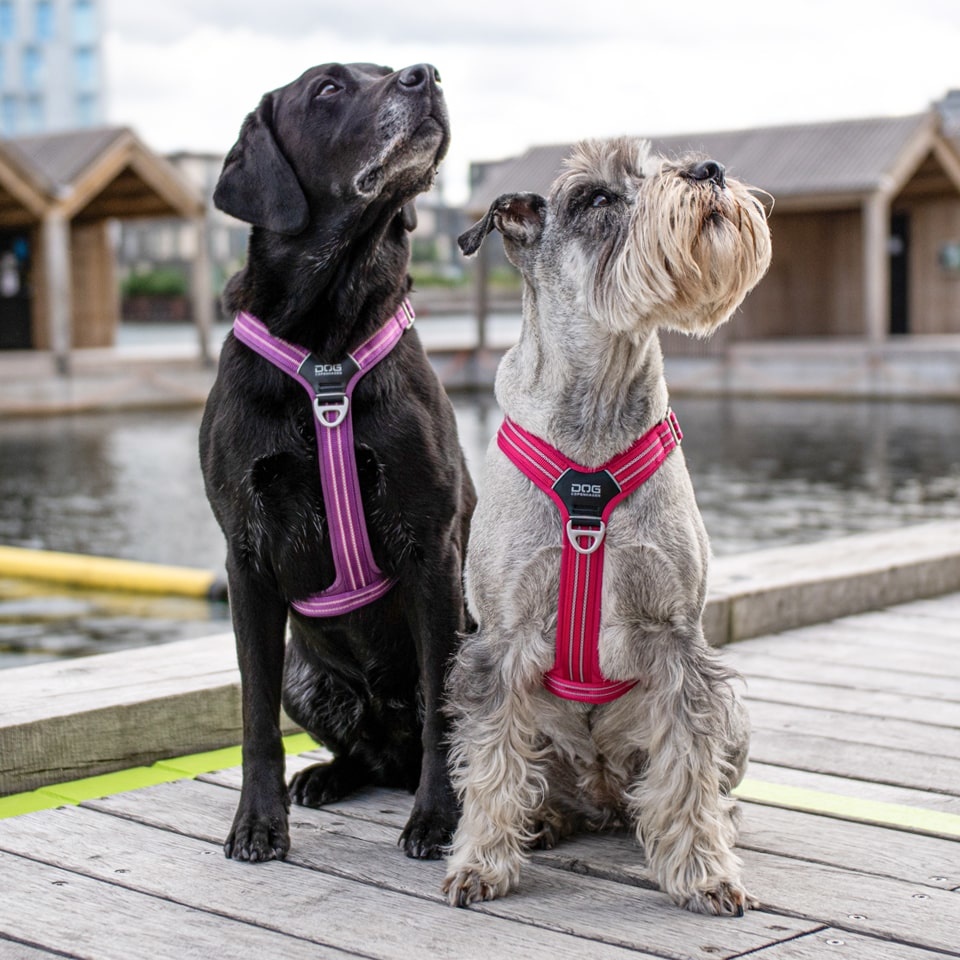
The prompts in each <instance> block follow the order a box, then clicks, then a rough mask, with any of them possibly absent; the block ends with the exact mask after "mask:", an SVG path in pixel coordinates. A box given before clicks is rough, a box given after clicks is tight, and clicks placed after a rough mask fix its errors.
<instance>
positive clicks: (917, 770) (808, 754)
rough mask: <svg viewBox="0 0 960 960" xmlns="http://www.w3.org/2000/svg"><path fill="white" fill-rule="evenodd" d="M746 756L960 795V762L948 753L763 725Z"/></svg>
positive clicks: (757, 728) (777, 763)
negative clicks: (923, 752)
mask: <svg viewBox="0 0 960 960" xmlns="http://www.w3.org/2000/svg"><path fill="white" fill-rule="evenodd" d="M750 757H751V759H752V760H754V761H756V762H758V763H768V764H773V765H775V766H782V767H795V768H797V769H799V770H809V771H811V772H812V773H828V774H832V775H834V776H839V777H852V778H854V779H857V780H869V781H872V782H875V783H885V784H890V785H892V786H899V787H912V788H915V789H918V790H931V791H933V792H935V793H944V794H951V795H958V796H960V762H958V761H957V760H955V759H953V758H952V757H929V756H923V755H920V754H915V753H911V752H910V751H909V750H894V749H892V748H890V747H876V746H870V745H867V744H863V743H854V742H852V741H848V740H839V739H836V738H833V737H821V736H814V735H812V734H807V733H795V732H794V731H791V730H776V729H773V730H771V729H765V728H763V727H754V729H753V733H752V734H751V739H750Z"/></svg>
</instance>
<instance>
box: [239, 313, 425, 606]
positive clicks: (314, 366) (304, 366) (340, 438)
mask: <svg viewBox="0 0 960 960" xmlns="http://www.w3.org/2000/svg"><path fill="white" fill-rule="evenodd" d="M413 319H414V313H413V308H412V307H411V306H410V304H409V303H408V302H407V301H406V300H404V302H403V304H402V305H401V307H400V309H399V310H398V311H397V312H396V313H395V314H394V315H393V316H392V317H390V319H389V320H388V321H387V322H386V323H385V324H384V325H383V326H382V327H381V328H380V329H379V330H378V331H377V332H376V333H375V334H374V335H373V336H372V337H370V338H369V339H368V340H366V341H364V342H363V343H362V344H361V345H360V346H359V347H357V348H356V349H355V350H354V351H352V352H351V353H349V354H348V355H347V357H346V358H345V359H344V360H343V361H341V362H339V363H325V362H321V361H320V360H319V359H318V358H317V357H315V356H314V355H313V354H312V353H310V351H308V350H306V349H304V348H303V347H300V346H297V345H296V344H293V343H289V342H288V341H286V340H282V339H280V338H279V337H275V336H273V334H271V333H270V332H269V330H268V329H267V327H266V325H265V324H264V323H262V322H261V321H260V320H258V319H257V318H256V317H254V316H252V315H251V314H249V313H245V312H242V311H241V312H240V313H238V314H237V317H236V319H235V320H234V324H233V332H234V334H235V336H236V337H237V339H238V340H239V341H240V342H241V343H244V344H246V346H248V347H250V349H251V350H254V351H255V352H256V353H258V354H260V356H262V357H264V358H265V359H266V360H269V361H270V363H272V364H273V365H274V366H276V367H278V368H279V369H280V370H282V371H283V372H284V373H286V374H288V375H289V376H291V377H292V378H293V379H294V380H296V381H297V382H298V383H299V384H300V385H301V386H303V387H304V389H305V390H306V391H307V392H308V394H309V395H310V398H311V400H312V403H313V412H314V430H315V432H316V437H317V459H318V461H319V464H320V485H321V488H322V490H323V501H324V504H325V505H326V508H327V529H328V533H329V538H330V549H331V550H332V552H333V563H334V568H335V570H336V578H335V579H334V582H333V583H332V584H331V585H330V586H329V587H328V588H327V589H326V590H322V591H321V592H320V593H317V594H314V595H312V596H310V597H307V598H305V599H303V600H295V601H293V602H292V603H291V606H292V607H293V609H294V610H296V611H298V612H299V613H302V614H304V615H305V616H308V617H332V616H336V615H338V614H342V613H349V612H350V611H351V610H356V609H357V608H358V607H362V606H364V605H366V604H368V603H371V602H372V601H373V600H376V599H377V598H378V597H382V596H383V595H384V594H385V593H387V591H388V590H390V588H391V587H392V586H393V585H394V583H395V582H396V579H395V578H394V577H387V576H385V575H384V574H383V573H382V572H381V571H380V569H379V568H378V567H377V565H376V563H375V562H374V559H373V551H372V550H371V548H370V539H369V537H368V535H367V524H366V519H365V518H364V515H363V502H362V501H361V499H360V482H359V478H358V476H357V458H356V453H355V451H354V446H353V417H352V416H351V404H352V398H353V389H354V387H355V386H356V384H357V382H358V381H359V380H360V378H361V377H362V376H363V375H364V374H365V373H367V372H368V371H369V370H370V369H371V368H372V367H373V366H375V365H376V364H377V363H378V362H379V361H380V360H382V359H383V358H384V357H385V356H386V355H387V354H388V353H389V352H390V351H391V350H392V349H393V348H394V346H396V344H397V342H398V341H399V340H400V337H401V336H402V335H403V333H404V331H405V330H406V329H407V328H408V327H409V326H410V325H411V324H412V323H413Z"/></svg>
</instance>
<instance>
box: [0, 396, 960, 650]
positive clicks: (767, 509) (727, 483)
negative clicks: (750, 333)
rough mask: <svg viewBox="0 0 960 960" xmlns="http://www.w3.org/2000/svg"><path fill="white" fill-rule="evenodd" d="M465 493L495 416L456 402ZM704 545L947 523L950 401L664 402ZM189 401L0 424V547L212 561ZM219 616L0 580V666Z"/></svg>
mask: <svg viewBox="0 0 960 960" xmlns="http://www.w3.org/2000/svg"><path fill="white" fill-rule="evenodd" d="M455 406H456V411H457V417H458V421H459V425H460V435H461V442H462V443H463V446H464V450H465V452H466V454H467V459H468V463H469V465H470V468H471V471H472V473H473V475H474V478H475V480H476V481H477V484H478V486H479V487H480V488H482V486H483V473H482V461H483V452H484V450H485V448H486V446H487V444H488V442H489V440H490V438H491V436H492V435H493V433H494V432H495V431H496V429H497V427H498V425H499V422H500V416H499V413H498V411H497V409H496V406H495V405H494V404H493V401H492V398H491V397H489V396H487V395H483V396H481V397H457V398H456V399H455ZM674 409H675V410H676V411H677V414H678V416H679V418H680V422H681V425H682V427H683V430H684V434H685V438H684V451H685V454H686V458H687V462H688V464H689V468H690V472H691V474H692V477H693V482H694V487H695V489H696V492H697V498H698V501H699V504H700V508H701V510H702V512H703V514H704V518H705V521H706V525H707V529H708V531H709V533H710V536H711V540H712V544H713V549H714V553H715V554H717V555H725V554H731V553H738V552H742V551H747V550H756V549H760V548H764V547H770V546H779V545H785V544H792V543H804V542H810V541H814V540H821V539H824V538H828V537H836V536H841V535H844V534H850V533H857V532H862V531H868V530H878V529H885V528H892V527H897V526H901V525H904V524H910V523H919V522H924V521H929V520H936V519H943V518H950V519H957V518H960V404H956V403H868V402H862V403H861V402H843V403H839V402H826V401H824V402H821V401H812V400H803V401H777V400H745V399H732V398H726V399H710V400H707V399H699V398H697V399H693V398H676V399H675V402H674ZM199 422H200V411H198V410H190V411H176V412H150V413H142V412H141V413H129V414H96V415H88V416H87V415H82V416H73V417H67V418H50V419H30V420H27V419H22V420H16V419H14V420H7V421H5V422H2V423H0V543H2V544H7V545H12V546H24V547H34V548H42V549H50V550H63V551H69V552H77V553H90V554H99V555H105V556H114V557H124V558H131V559H137V560H146V561H154V562H160V563H170V564H176V565H186V566H192V567H201V568H207V569H212V570H221V569H222V565H223V555H224V551H223V541H222V537H221V534H220V531H219V529H218V528H217V526H216V523H215V522H214V520H213V517H212V515H211V513H210V510H209V508H208V506H207V503H206V500H205V498H204V494H203V485H202V481H201V478H200V472H199V466H198V460H197V430H198V426H199ZM226 629H229V620H228V613H227V609H226V606H225V605H224V604H216V603H206V602H202V601H194V600H185V599H166V598H162V599H150V598H144V597H130V596H126V597H125V596H123V595H115V594H108V593H103V594H90V593H88V592H82V593H81V592H73V591H69V590H66V589H63V588H59V587H39V586H38V585H36V584H26V583H21V582H16V581H9V580H6V581H3V580H0V667H2V666H13V665H19V664H25V663H30V662H37V661H40V660H46V659H52V658H55V657H62V656H82V655H87V654H90V653H97V652H106V651H109V650H115V649H120V648H123V647H129V646H135V645H144V644H150V643H161V642H165V641H168V640H172V639H180V638H185V637H191V636H193V637H195V636H202V635H205V634H209V633H212V632H220V631H222V630H226Z"/></svg>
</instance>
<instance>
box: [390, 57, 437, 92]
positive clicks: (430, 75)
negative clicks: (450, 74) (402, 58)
mask: <svg viewBox="0 0 960 960" xmlns="http://www.w3.org/2000/svg"><path fill="white" fill-rule="evenodd" d="M431 80H432V81H433V82H434V83H439V82H440V73H439V72H438V70H437V68H436V67H435V66H433V64H430V63H418V64H417V65H416V66H413V67H407V68H406V70H401V71H400V76H399V77H398V78H397V81H398V83H399V84H400V86H401V87H406V89H407V90H416V89H417V88H418V87H422V86H423V85H424V84H426V83H429V82H430V81H431Z"/></svg>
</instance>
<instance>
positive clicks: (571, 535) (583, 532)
mask: <svg viewBox="0 0 960 960" xmlns="http://www.w3.org/2000/svg"><path fill="white" fill-rule="evenodd" d="M598 522H599V524H600V526H599V528H597V529H595V530H594V529H593V528H590V527H588V528H587V529H584V528H583V527H574V525H573V520H568V521H567V539H568V540H569V541H570V543H571V545H572V546H573V549H574V550H576V551H577V553H583V554H589V553H594V552H595V551H597V550H599V549H600V544H601V543H603V536H604V534H605V533H606V532H607V525H606V524H605V523H604V522H603V521H602V520H600V521H598ZM581 537H586V538H587V540H588V541H589V542H588V543H587V545H586V546H585V547H582V546H581V545H580V538H581Z"/></svg>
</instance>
